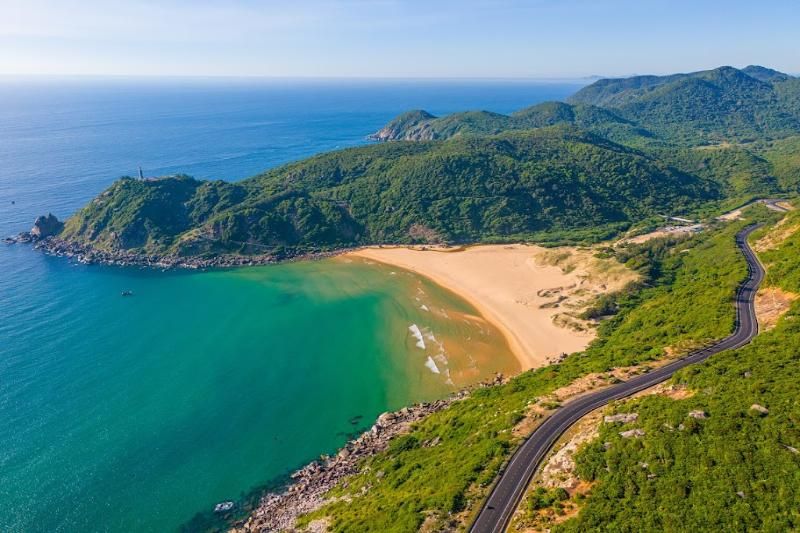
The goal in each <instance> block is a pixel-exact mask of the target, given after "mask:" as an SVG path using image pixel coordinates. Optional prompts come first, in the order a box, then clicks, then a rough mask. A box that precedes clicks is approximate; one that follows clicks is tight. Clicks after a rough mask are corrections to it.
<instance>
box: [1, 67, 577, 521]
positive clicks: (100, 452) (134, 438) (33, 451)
mask: <svg viewBox="0 0 800 533" xmlns="http://www.w3.org/2000/svg"><path fill="white" fill-rule="evenodd" d="M573 89H574V87H568V86H553V85H546V86H539V85H536V84H522V83H517V84H503V83H494V84H490V83H472V84H470V83H466V82H464V83H461V84H459V83H438V84H437V83H428V84H409V83H401V82H394V83H389V82H386V83H383V84H375V83H373V84H361V85H358V84H356V85H343V84H320V85H314V84H309V83H304V84H299V85H291V84H289V83H288V82H286V83H281V84H272V85H263V84H253V83H240V84H235V83H228V84H221V83H208V84H203V83H199V82H193V83H191V84H187V83H183V84H182V83H178V82H171V83H169V84H168V83H163V84H160V83H154V82H148V83H144V82H138V83H137V82H131V81H128V82H122V81H116V82H107V83H101V82H91V83H90V82H86V81H83V82H77V81H70V82H58V83H56V82H44V81H37V82H21V81H9V80H5V81H3V82H0V102H1V103H0V126H2V127H0V233H2V234H11V233H15V232H17V231H20V230H22V229H27V228H28V227H29V226H30V224H31V221H32V220H33V218H34V217H35V216H36V215H37V214H40V213H43V212H46V211H53V212H54V213H56V214H57V215H59V216H60V217H62V218H63V217H65V216H67V215H69V214H70V213H71V212H73V211H74V210H75V209H77V208H78V207H79V206H80V205H82V204H83V203H85V202H87V201H88V200H90V199H91V198H92V197H93V196H95V195H96V194H97V193H99V192H100V191H101V190H102V189H103V188H104V187H106V186H107V185H108V184H109V183H111V181H113V179H115V178H116V177H117V176H118V175H121V174H126V173H134V172H135V169H136V166H137V165H138V164H142V165H143V166H144V167H145V169H146V171H147V172H148V173H151V174H158V173H168V172H187V173H190V174H194V175H197V176H200V177H215V178H226V179H239V178H242V177H244V176H247V175H250V174H253V173H255V172H257V171H260V170H263V169H265V168H268V167H270V166H274V165H275V164H278V163H281V162H284V161H288V160H291V159H296V158H299V157H302V156H305V155H309V154H311V153H314V152H318V151H322V150H327V149H333V148H336V147H341V146H349V145H354V144H359V143H363V142H364V140H363V139H364V136H365V135H366V134H368V133H370V132H372V131H374V130H376V129H378V128H379V127H380V125H381V124H382V123H383V122H385V121H386V120H387V119H389V118H391V117H392V116H393V115H395V114H396V113H398V112H400V111H402V110H404V109H407V108H414V107H424V108H428V109H430V110H431V111H433V112H437V113H442V112H447V111H453V110H458V109H466V108H488V109H491V110H495V111H501V112H506V111H511V110H513V109H517V108H520V107H523V106H525V105H529V104H532V103H535V102H537V101H540V100H543V99H552V98H562V97H563V96H566V94H569V92H572V90H573ZM12 201H14V203H13V204H12V203H11V202H12ZM122 290H133V291H134V293H135V294H134V296H132V297H129V298H123V297H121V296H120V292H121V291H122ZM418 298H419V299H418ZM423 304H424V305H425V306H426V307H427V308H428V309H429V310H428V311H425V310H423V309H422V307H421V306H422V305H423ZM473 313H474V310H472V309H471V308H469V306H468V305H467V304H465V303H464V302H462V301H460V300H459V299H457V298H455V297H454V296H453V295H451V294H449V293H446V292H445V291H443V290H441V289H439V288H437V287H435V286H432V285H430V284H429V283H426V282H425V281H423V280H420V279H418V278H416V277H414V276H412V275H410V274H407V273H403V272H401V271H392V270H391V269H389V268H388V267H381V266H377V265H369V264H365V263H363V262H358V261H356V262H352V263H348V262H344V261H342V260H327V261H322V262H314V263H297V264H287V265H281V266H277V267H261V268H249V269H238V270H229V271H217V272H205V273H202V272H191V273H188V272H156V271H143V270H135V269H120V268H105V267H86V266H81V265H74V264H71V263H69V262H68V261H66V260H63V259H59V258H53V257H46V256H43V255H41V254H39V253H36V252H34V251H32V250H30V249H29V248H28V247H25V246H0V421H2V423H0V505H2V511H0V530H2V531H65V532H73V531H76V532H77V531H81V532H82V531H174V530H176V529H179V528H181V527H182V526H183V527H184V528H186V529H190V530H194V529H197V528H198V527H200V526H201V525H206V524H207V523H208V522H207V521H206V518H207V516H206V515H202V516H199V517H198V516H197V515H198V513H201V514H202V513H207V512H208V511H209V509H210V508H211V507H213V504H214V503H216V502H218V501H221V500H227V499H236V500H238V501H240V502H241V501H243V500H242V498H243V496H244V495H246V494H248V493H250V491H252V490H254V489H257V488H258V487H261V486H263V485H265V484H269V483H271V482H273V481H275V480H279V479H280V478H281V476H284V475H285V474H286V473H288V472H290V471H291V470H293V469H294V468H296V467H298V466H299V465H301V464H303V463H305V462H307V461H309V460H311V459H314V458H315V457H317V456H318V455H320V454H321V453H329V452H332V451H334V450H335V449H336V448H337V447H338V446H340V445H341V444H342V443H343V442H344V441H345V440H346V439H347V436H348V434H350V433H352V432H354V431H357V430H360V429H363V428H364V427H365V426H368V425H369V424H370V423H371V421H372V419H374V417H375V416H376V415H377V414H379V413H380V412H382V411H385V410H387V409H392V408H397V407H400V406H401V405H404V404H407V403H409V402H413V401H419V400H423V399H431V398H434V397H440V396H442V395H445V394H447V393H448V392H449V391H451V390H454V389H455V388H458V387H460V386H463V385H465V384H466V383H469V382H472V381H475V380H477V379H480V378H481V377H484V376H488V375H490V374H491V373H493V372H494V371H498V370H499V371H504V372H508V371H513V370H514V368H515V363H514V362H513V360H511V359H510V356H509V354H508V353H507V349H506V347H505V344H504V342H503V341H502V339H501V337H500V336H499V333H497V332H496V330H494V329H493V328H491V327H489V326H488V325H486V324H485V323H478V322H474V321H473V320H472V319H468V318H466V317H468V315H471V314H473ZM412 324H416V325H417V326H418V327H419V328H420V330H421V332H422V333H423V334H424V335H425V339H426V347H425V349H421V348H419V347H418V346H417V344H416V343H417V340H416V339H415V338H414V336H413V335H412V333H411V331H410V330H409V327H410V326H411V325H412ZM467 338H471V339H472V340H471V341H470V342H466V340H465V339H467ZM429 358H430V361H433V363H434V365H435V367H436V369H437V371H438V373H436V372H434V371H432V365H431V364H430V361H429ZM193 520H194V521H193Z"/></svg>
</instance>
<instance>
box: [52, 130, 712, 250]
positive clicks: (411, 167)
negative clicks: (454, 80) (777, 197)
mask: <svg viewBox="0 0 800 533" xmlns="http://www.w3.org/2000/svg"><path fill="white" fill-rule="evenodd" d="M719 197H721V192H720V189H719V187H718V186H717V185H716V184H715V183H713V182H711V181H708V180H704V179H701V178H698V177H696V176H693V175H690V174H685V173H682V172H679V171H677V170H675V169H673V168H671V167H668V166H666V165H664V164H662V163H660V162H658V161H656V160H652V159H650V158H648V157H646V156H644V155H643V154H640V153H638V152H636V151H634V150H631V149H628V148H624V147H622V146H620V145H617V144H614V143H612V142H610V141H608V140H605V139H603V138H601V137H598V136H594V135H591V134H586V133H581V132H578V131H576V130H574V129H569V128H563V127H561V128H559V127H557V128H543V129H539V130H533V131H527V132H516V133H515V132H508V133H504V134H502V135H499V136H494V137H459V138H454V139H451V140H449V141H446V142H418V143H387V144H378V145H372V146H367V147H361V148H353V149H348V150H343V151H338V152H332V153H327V154H322V155H319V156H316V157H312V158H310V159H307V160H305V161H301V162H299V163H294V164H290V165H287V166H284V167H281V168H279V169H276V170H273V171H271V172H268V173H266V174H263V175H261V176H256V177H253V178H250V179H248V180H245V181H242V182H238V183H235V184H231V183H225V182H202V181H197V180H194V179H191V178H188V177H175V178H165V179H161V180H137V179H133V178H124V179H122V180H119V181H118V182H116V183H115V184H114V185H112V186H111V187H110V188H109V189H108V190H107V191H106V192H104V193H103V194H102V195H100V196H99V197H98V198H97V199H96V200H95V201H93V202H92V203H90V204H89V205H87V206H86V207H85V208H83V209H82V210H81V211H79V212H78V213H77V214H76V215H75V216H73V217H72V218H70V219H69V220H68V221H67V223H66V228H65V229H64V231H63V233H62V235H61V237H62V238H64V239H67V240H69V241H72V242H79V243H82V244H90V245H92V246H95V247H97V248H100V249H104V250H135V251H144V252H150V253H156V254H179V255H191V256H197V255H203V254H214V253H221V252H228V253H231V252H232V253H241V254H252V253H267V252H268V253H274V254H276V255H277V256H279V257H280V256H282V255H283V254H292V253H301V252H304V251H312V250H323V249H331V248H341V247H346V246H353V245H360V244H373V243H411V242H438V241H447V242H464V241H481V240H497V239H508V238H524V237H533V236H535V235H539V236H540V237H543V236H546V235H548V234H549V235H553V234H554V233H558V232H572V233H571V234H573V235H577V236H578V237H580V236H581V235H583V236H584V237H586V236H591V235H595V236H602V235H606V234H608V231H609V229H610V228H612V227H616V228H617V229H618V228H619V227H626V226H628V225H629V224H631V223H632V222H634V221H637V220H640V219H642V218H645V217H648V216H653V215H655V214H657V213H662V212H665V211H667V212H674V211H683V210H686V209H688V208H690V207H691V206H693V205H698V204H699V203H700V202H702V201H707V200H710V199H716V198H719ZM604 232H605V233H604Z"/></svg>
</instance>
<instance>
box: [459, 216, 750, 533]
mask: <svg viewBox="0 0 800 533" xmlns="http://www.w3.org/2000/svg"><path fill="white" fill-rule="evenodd" d="M756 228H757V226H755V225H753V226H748V227H747V228H745V229H743V230H742V231H740V232H739V233H738V234H737V235H736V245H737V246H738V247H739V249H740V250H741V251H742V253H743V254H744V257H745V259H746V260H747V266H748V270H749V275H748V278H747V280H746V281H745V282H744V283H743V284H742V285H741V286H740V287H739V290H738V292H737V294H736V330H735V331H734V333H733V334H731V335H730V336H728V337H726V338H724V339H722V340H721V341H719V342H717V343H716V344H713V345H711V346H708V347H706V348H703V349H702V350H698V351H696V352H692V353H691V354H689V355H687V356H686V357H684V358H683V359H679V360H676V361H673V362H672V363H669V364H668V365H665V366H662V367H661V368H658V369H656V370H653V371H652V372H649V373H647V374H641V375H638V376H636V377H634V378H632V379H630V380H628V381H624V382H622V383H618V384H616V385H613V386H611V387H608V388H605V389H602V390H599V391H597V392H593V393H590V394H586V395H584V396H581V397H579V398H577V399H575V400H572V401H570V402H569V403H567V404H565V405H564V406H563V407H561V408H560V409H558V410H557V411H556V412H554V413H553V414H552V415H551V416H550V417H549V418H547V420H545V421H544V422H543V423H542V424H541V425H540V426H539V427H537V428H536V430H535V431H534V432H533V433H532V434H531V435H530V436H529V437H528V439H527V440H526V441H525V443H524V444H522V446H520V448H519V449H518V450H517V452H516V453H515V454H514V456H513V457H512V458H511V461H510V462H509V463H508V465H507V466H506V468H505V469H504V470H503V471H502V472H501V474H500V477H499V479H498V481H497V483H496V484H495V486H494V489H493V490H492V493H491V494H490V495H489V498H488V499H487V500H486V502H484V504H483V507H482V508H481V511H480V513H479V514H478V517H477V518H476V520H475V522H474V523H473V524H472V527H471V528H470V531H471V532H473V533H499V532H501V531H505V529H506V527H507V526H508V523H509V521H510V520H511V516H512V515H513V514H514V510H515V509H516V508H517V505H518V504H519V501H520V500H521V499H522V495H523V494H524V492H525V488H526V487H527V485H528V483H529V481H530V479H531V477H533V474H534V472H535V471H536V469H537V468H538V467H539V465H540V464H541V462H542V460H543V459H544V458H545V456H546V455H547V452H548V451H549V450H550V448H552V447H553V444H555V442H556V440H558V438H559V437H560V436H561V435H563V434H564V432H565V431H566V430H567V429H568V428H569V427H570V426H572V425H573V424H574V423H575V422H577V421H578V420H579V419H581V418H582V417H583V416H585V415H586V414H588V413H589V412H591V411H594V410H595V409H597V408H599V407H602V406H603V405H605V404H607V403H609V402H611V401H613V400H618V399H620V398H625V397H627V396H631V395H633V394H635V393H637V392H639V391H641V390H644V389H647V388H649V387H652V386H653V385H656V384H658V383H661V382H662V381H665V380H667V379H669V378H670V377H671V376H672V374H674V373H675V372H676V371H677V370H679V369H681V368H683V367H686V366H688V365H691V364H694V363H699V362H700V361H704V360H705V359H707V358H708V357H710V356H712V355H714V354H716V353H719V352H722V351H724V350H731V349H734V348H739V347H740V346H743V345H745V344H747V343H748V342H750V340H751V339H752V338H753V337H755V336H756V334H757V333H758V323H757V322H756V314H755V308H754V304H753V300H754V298H755V293H756V290H757V289H758V285H759V284H760V283H761V280H762V279H764V269H763V268H762V266H761V264H760V263H759V262H758V259H757V258H756V255H755V253H754V252H753V250H752V249H751V248H750V246H749V245H748V244H747V237H748V236H749V235H750V233H752V232H753V230H755V229H756Z"/></svg>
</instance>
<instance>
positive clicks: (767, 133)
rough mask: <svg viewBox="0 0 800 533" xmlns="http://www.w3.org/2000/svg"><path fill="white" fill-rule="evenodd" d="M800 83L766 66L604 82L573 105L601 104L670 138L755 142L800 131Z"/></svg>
mask: <svg viewBox="0 0 800 533" xmlns="http://www.w3.org/2000/svg"><path fill="white" fill-rule="evenodd" d="M798 95H800V85H798V84H797V83H796V80H795V79H794V78H792V77H790V76H788V75H786V74H782V73H780V72H777V71H774V70H770V69H766V68H764V67H755V66H751V67H747V68H746V69H744V70H738V69H735V68H732V67H720V68H717V69H714V70H708V71H702V72H694V73H691V74H675V75H671V76H637V77H633V78H627V79H621V80H615V79H609V80H599V81H597V82H595V83H593V84H592V85H589V86H588V87H585V88H583V89H581V90H580V91H578V92H577V93H576V94H575V95H573V96H572V97H571V98H570V99H569V102H570V103H574V104H577V103H581V104H587V105H594V106H601V107H604V108H607V109H611V110H613V111H615V112H616V113H618V114H619V115H620V116H622V117H624V118H625V119H627V120H630V121H632V122H634V123H636V124H639V125H640V126H641V127H643V128H645V129H647V130H649V131H652V132H654V133H655V134H657V135H659V136H661V137H662V138H664V139H668V140H671V141H676V142H682V143H688V144H706V143H718V142H723V141H738V142H741V141H754V140H761V139H769V138H775V137H785V136H788V135H794V134H797V132H798V131H800V106H799V105H798V98H800V96H798Z"/></svg>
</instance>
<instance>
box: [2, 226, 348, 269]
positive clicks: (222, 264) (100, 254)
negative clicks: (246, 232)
mask: <svg viewBox="0 0 800 533" xmlns="http://www.w3.org/2000/svg"><path fill="white" fill-rule="evenodd" d="M3 242H4V243H6V244H25V243H28V244H33V247H34V248H35V249H37V250H40V251H42V252H44V253H46V254H49V255H54V256H58V257H66V258H69V259H71V260H73V261H76V262H78V263H82V264H85V265H109V266H122V267H130V266H137V267H147V268H160V269H173V268H185V269H194V270H197V269H207V268H229V267H241V266H256V265H269V264H275V263H281V262H286V261H297V260H301V259H323V258H326V257H332V256H335V255H339V254H341V253H343V252H345V251H346V250H336V251H330V252H309V253H302V254H297V255H291V256H285V257H276V256H274V255H271V254H263V255H236V254H220V255H214V256H212V257H198V256H178V255H157V254H141V253H136V252H131V251H127V250H116V251H107V250H99V249H97V248H95V247H93V246H91V245H88V244H81V243H77V242H73V241H67V240H64V239H60V238H58V237H55V236H47V237H43V238H39V237H37V236H36V235H34V234H33V233H31V232H23V233H20V234H19V235H17V236H14V237H6V238H5V239H3Z"/></svg>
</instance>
